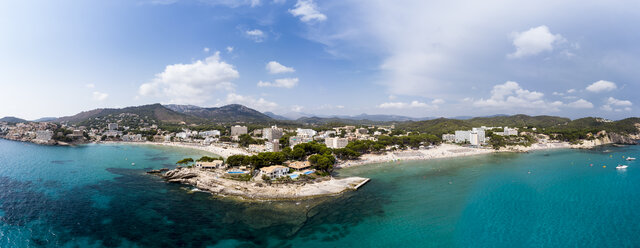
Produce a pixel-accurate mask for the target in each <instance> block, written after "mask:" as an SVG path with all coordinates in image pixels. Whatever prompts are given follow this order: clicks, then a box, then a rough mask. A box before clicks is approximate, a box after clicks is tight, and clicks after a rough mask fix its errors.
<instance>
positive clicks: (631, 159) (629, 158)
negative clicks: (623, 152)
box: [627, 157, 636, 161]
mask: <svg viewBox="0 0 640 248" xmlns="http://www.w3.org/2000/svg"><path fill="white" fill-rule="evenodd" d="M627 161H636V158H632V157H628V158H627Z"/></svg>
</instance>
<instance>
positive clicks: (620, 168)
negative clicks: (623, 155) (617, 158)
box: [616, 164, 629, 170]
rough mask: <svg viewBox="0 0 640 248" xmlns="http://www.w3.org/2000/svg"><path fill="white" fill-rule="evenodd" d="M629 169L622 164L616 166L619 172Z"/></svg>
mask: <svg viewBox="0 0 640 248" xmlns="http://www.w3.org/2000/svg"><path fill="white" fill-rule="evenodd" d="M627 167H629V166H628V165H622V164H619V165H618V166H616V169H618V170H624V169H626V168H627Z"/></svg>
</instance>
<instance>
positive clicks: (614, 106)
mask: <svg viewBox="0 0 640 248" xmlns="http://www.w3.org/2000/svg"><path fill="white" fill-rule="evenodd" d="M632 105H633V103H632V102H631V101H629V100H620V99H615V98H613V97H609V98H608V99H607V101H606V103H605V105H603V106H602V109H603V110H606V111H616V112H620V111H622V110H625V111H631V106H632Z"/></svg>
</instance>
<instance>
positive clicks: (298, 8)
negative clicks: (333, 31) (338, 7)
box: [289, 0, 327, 23]
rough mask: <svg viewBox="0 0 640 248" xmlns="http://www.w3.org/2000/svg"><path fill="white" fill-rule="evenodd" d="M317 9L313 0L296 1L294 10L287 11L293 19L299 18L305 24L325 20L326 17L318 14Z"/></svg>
mask: <svg viewBox="0 0 640 248" xmlns="http://www.w3.org/2000/svg"><path fill="white" fill-rule="evenodd" d="M317 8H318V6H316V4H315V3H314V2H313V0H298V2H297V3H296V5H295V6H294V8H293V9H289V13H291V14H292V15H293V16H295V17H300V20H301V21H303V22H307V23H309V22H312V21H318V22H321V21H324V20H326V19H327V16H326V15H324V14H322V13H320V11H318V9H317Z"/></svg>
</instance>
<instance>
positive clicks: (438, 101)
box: [431, 99, 444, 104]
mask: <svg viewBox="0 0 640 248" xmlns="http://www.w3.org/2000/svg"><path fill="white" fill-rule="evenodd" d="M443 103H444V100H443V99H434V100H433V101H431V104H443Z"/></svg>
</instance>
